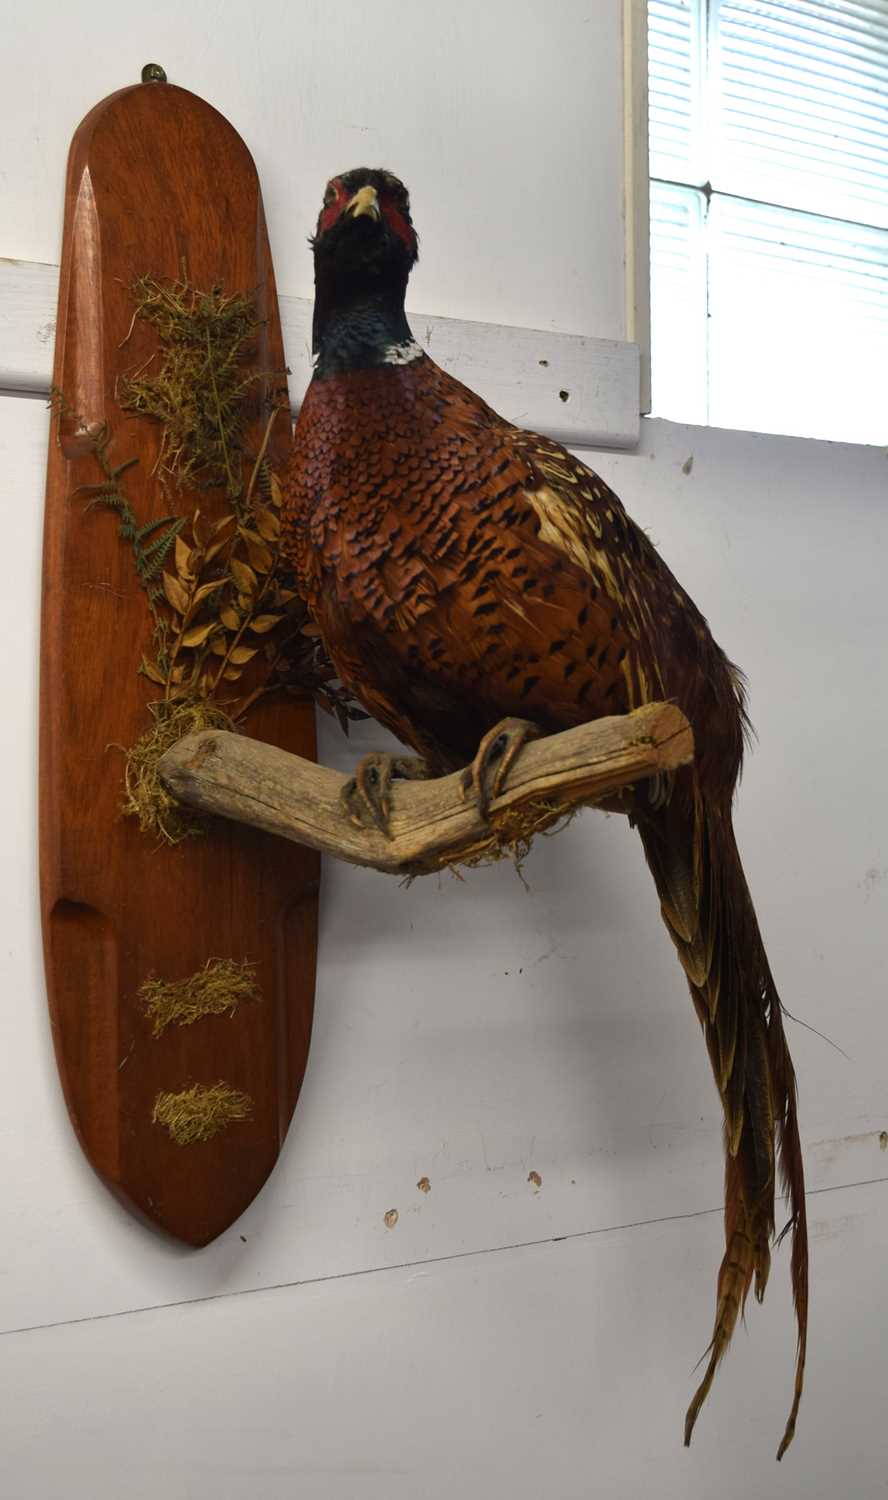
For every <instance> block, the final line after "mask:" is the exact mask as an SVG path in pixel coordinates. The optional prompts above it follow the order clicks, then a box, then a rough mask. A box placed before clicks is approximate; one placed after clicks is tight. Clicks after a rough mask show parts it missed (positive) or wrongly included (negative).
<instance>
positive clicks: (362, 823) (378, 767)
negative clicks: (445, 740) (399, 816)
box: [341, 751, 429, 839]
mask: <svg viewBox="0 0 888 1500" xmlns="http://www.w3.org/2000/svg"><path fill="white" fill-rule="evenodd" d="M428 774H429V768H428V766H427V765H426V763H425V761H424V760H420V759H419V757H418V756H413V755H387V754H385V753H382V752H376V751H374V752H372V753H371V754H370V755H365V756H364V757H363V759H362V760H360V761H359V762H358V764H357V766H356V768H355V774H354V776H352V777H351V778H350V780H349V781H347V782H346V784H345V786H344V787H343V788H342V795H341V800H342V807H343V811H344V812H345V814H346V816H347V817H348V820H349V822H350V823H353V824H354V826H355V827H356V828H375V829H377V830H378V832H379V833H381V834H382V836H383V838H386V839H390V838H391V837H392V831H391V827H390V823H391V815H392V781H393V780H394V779H395V778H396V777H397V778H399V779H401V780H404V781H423V780H425V778H426V777H427V776H428Z"/></svg>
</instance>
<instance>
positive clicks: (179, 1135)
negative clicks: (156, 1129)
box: [151, 1080, 253, 1146]
mask: <svg viewBox="0 0 888 1500" xmlns="http://www.w3.org/2000/svg"><path fill="white" fill-rule="evenodd" d="M252 1113H253V1101H252V1099H251V1098H250V1096H249V1094H244V1093H242V1092H241V1090H240V1089H233V1088H232V1087H231V1085H230V1084H228V1083H223V1082H222V1081H221V1080H220V1082H219V1083H213V1084H207V1083H195V1084H194V1085H193V1087H192V1088H190V1089H182V1090H181V1092H180V1093H178V1094H167V1093H160V1094H158V1096H157V1098H156V1099H155V1101H154V1112H153V1114H152V1116H151V1123H152V1125H163V1126H164V1127H165V1128H166V1129H167V1130H168V1131H169V1133H170V1135H171V1136H172V1138H173V1140H174V1141H175V1142H176V1145H177V1146H193V1145H195V1144H196V1142H198V1141H211V1140H212V1139H213V1136H214V1135H218V1134H219V1132H220V1131H221V1130H225V1129H226V1127H227V1126H229V1125H233V1124H235V1123H236V1122H237V1121H238V1120H248V1119H249V1118H250V1116H251V1115H252Z"/></svg>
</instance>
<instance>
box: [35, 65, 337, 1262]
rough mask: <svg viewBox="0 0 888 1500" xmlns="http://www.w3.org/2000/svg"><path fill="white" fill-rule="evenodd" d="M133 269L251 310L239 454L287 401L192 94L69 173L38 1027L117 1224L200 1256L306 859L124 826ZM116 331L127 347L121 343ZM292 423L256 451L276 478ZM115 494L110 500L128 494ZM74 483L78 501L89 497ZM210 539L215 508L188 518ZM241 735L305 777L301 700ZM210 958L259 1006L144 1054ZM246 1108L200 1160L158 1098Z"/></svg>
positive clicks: (270, 1052)
mask: <svg viewBox="0 0 888 1500" xmlns="http://www.w3.org/2000/svg"><path fill="white" fill-rule="evenodd" d="M145 274H150V275H152V276H154V277H157V278H160V279H163V278H168V279H169V280H170V281H177V280H183V279H187V281H188V283H190V284H191V285H192V286H194V287H196V288H201V289H204V290H209V289H210V288H212V287H221V288H223V289H224V291H225V292H226V293H234V292H237V293H243V294H255V297H256V302H257V309H258V316H259V320H260V321H259V325H258V327H257V329H256V334H255V342H256V347H255V354H254V356H253V357H254V358H255V361H256V369H257V370H258V371H261V372H263V373H262V375H261V378H258V379H257V380H256V382H255V384H254V386H253V388H252V391H251V394H250V397H249V403H250V404H249V413H248V415H249V424H250V425H249V427H248V431H247V436H246V440H245V447H246V449H247V450H248V451H249V452H252V453H255V452H256V451H257V450H258V447H259V445H260V442H261V437H262V433H263V431H264V428H265V421H266V416H265V413H266V410H267V402H266V398H268V397H269V395H270V392H271V391H272V387H274V388H276V389H277V391H278V393H279V395H280V392H281V387H283V390H284V393H285V388H286V382H285V378H284V376H283V375H282V372H283V371H284V354H283V346H282V341H281V333H280V322H279V318H278V309H277V297H276V292H275V283H274V273H273V269H272V262H271V255H270V251H269V244H268V238H267V234H266V229H265V221H264V216H263V210H262V200H261V195H260V191H259V184H258V180H257V175H256V170H255V167H254V164H253V161H252V159H251V157H250V154H249V152H248V150H247V148H246V146H245V145H244V143H243V141H242V140H241V139H240V137H239V136H238V135H237V134H236V132H235V131H234V130H233V129H232V127H231V126H230V125H229V124H228V122H227V121H226V120H225V119H223V118H222V116H221V115H219V114H218V113H217V112H216V111H215V110H214V109H212V108H211V107H210V106H209V105H208V104H206V103H205V102H204V101H203V100H201V99H199V98H197V97H196V96H195V95H193V94H190V93H188V92H186V91H185V90H184V89H181V88H177V87H174V86H172V85H169V84H167V83H166V82H165V81H162V82H145V83H141V84H137V85H135V86H134V87H131V88H125V89H122V90H121V91H120V92H118V93H116V94H112V95H111V96H110V97H109V98H108V99H105V100H104V101H103V102H102V103H100V104H98V105H97V106H96V107H95V109H93V110H92V111H91V112H90V114H89V115H87V117H86V119H85V120H84V121H83V123H82V124H81V125H80V127H79V129H78V130H77V132H76V134H75V136H74V139H73V142H72V146H71V152H70V157H69V163H68V177H67V190H66V205H65V228H64V241H63V251H62V268H61V282H60V292H59V314H58V327H57V337H56V353H55V367H54V385H55V387H56V389H57V390H58V391H60V392H61V396H62V405H61V407H60V408H57V409H56V410H55V411H54V413H53V421H52V434H51V441H50V450H49V462H48V480H47V493H46V515H45V536H44V571H43V625H42V630H43V634H42V662H41V732H40V851H41V894H42V911H43V935H44V950H45V961H46V977H47V988H48V996H49V1006H50V1012H51V1017H52V1026H53V1034H54V1039H55V1046H56V1054H57V1059H58V1065H59V1070H60V1073H61V1078H62V1084H63V1087H64V1092H65V1097H66V1100H67V1103H68V1108H69V1111H70V1114H71V1118H72V1121H73V1123H74V1126H75V1129H76V1131H77V1133H78V1136H79V1138H80V1141H81V1143H82V1146H83V1149H84V1151H85V1152H86V1154H87V1156H88V1158H89V1160H90V1162H91V1163H92V1165H93V1166H94V1168H95V1169H96V1171H97V1172H98V1173H99V1175H100V1176H101V1178H102V1179H103V1181H104V1182H105V1183H106V1184H107V1185H108V1187H109V1188H111V1189H112V1191H113V1192H114V1193H115V1194H116V1195H117V1196H118V1198H120V1199H121V1200H122V1201H123V1203H124V1204H125V1205H126V1206H127V1207H128V1208H129V1209H131V1210H132V1211H134V1212H136V1213H138V1214H139V1215H141V1216H142V1217H143V1218H144V1219H146V1220H148V1221H149V1222H150V1223H151V1224H152V1225H155V1226H157V1227H159V1228H161V1229H163V1230H165V1231H167V1232H168V1233H170V1234H172V1235H174V1236H176V1237H178V1238H179V1239H181V1240H184V1241H186V1242H187V1243H189V1244H192V1245H204V1244H206V1243H207V1242H208V1241H209V1240H211V1239H213V1238H214V1237H215V1236H216V1235H218V1234H220V1233H221V1232H222V1230H224V1229H225V1228H226V1227H227V1226H228V1225H230V1224H231V1223H232V1222H233V1221H234V1220H235V1219H236V1218H237V1217H238V1215H239V1214H240V1213H241V1212H242V1211H243V1210H244V1208H245V1207H246V1206H247V1204H248V1203H249V1202H250V1201H251V1200H252V1198H253V1197H254V1196H255V1194H256V1193H257V1192H258V1191H259V1189H260V1187H261V1186H262V1184H263V1182H264V1181H265V1179H266V1178H267V1177H268V1174H269V1173H270V1171H271V1170H272V1168H273V1166H274V1163H275V1161H276V1159H277V1156H278V1154H279V1151H280V1149H281V1144H282V1142H283V1140H284V1136H285V1134H286V1131H287V1127H288V1125H289V1122H290V1118H291V1115H292V1113H293V1109H294V1106H295V1104H296V1099H297V1096H298V1093H299V1088H300V1085H301V1082H302V1077H303V1073H304V1070H305V1064H306V1059H307V1054H308V1046H309V1038H310V1031H311V1019H312V1007H313V998H314V978H315V957H316V922H317V888H318V874H319V869H318V858H317V856H316V855H315V854H314V853H313V852H312V851H310V850H306V849H302V848H299V847H297V846H295V845H292V844H286V843H284V842H283V841H280V840H274V839H272V838H270V837H268V836H267V835H263V834H261V833H258V832H255V831H253V830H250V829H247V828H244V827H239V826H236V825H234V824H232V823H228V822H222V821H221V820H220V821H213V822H210V824H209V825H208V827H207V830H206V832H205V833H204V835H203V836H201V837H191V838H187V839H186V840H184V841H183V842H182V843H179V844H176V845H175V846H174V847H166V846H160V847H159V846H158V843H157V840H156V839H154V838H152V837H151V836H148V835H146V834H143V833H141V832H140V831H139V827H138V824H137V823H136V822H135V821H134V820H133V819H131V818H123V817H121V814H120V806H121V798H122V765H123V757H122V754H121V752H120V749H119V748H115V747H120V746H130V745H132V744H133V743H134V742H135V741H136V740H137V739H138V738H139V736H140V735H141V734H142V733H143V732H144V731H145V729H146V727H147V722H148V717H149V715H148V709H147V704H148V701H149V700H150V699H151V698H152V697H155V698H156V697H157V695H158V692H159V689H158V688H157V687H156V686H154V685H153V684H152V683H151V682H150V681H148V680H147V679H146V677H145V676H144V675H139V665H140V660H141V658H142V655H143V653H144V652H145V650H146V642H148V641H150V638H151V629H152V626H151V618H150V614H149V611H148V609H147V608H146V596H145V592H144V590H143V589H142V587H141V586H140V583H139V580H138V578H137V577H136V574H135V571H134V565H133V554H132V550H131V548H130V547H129V546H127V545H126V544H125V542H124V541H123V540H122V539H121V537H120V534H119V531H118V524H117V520H118V518H117V517H116V516H115V514H114V513H113V512H109V511H108V510H107V509H103V508H96V507H93V508H89V506H88V505H87V503H86V500H85V498H84V497H85V495H87V494H88V493H89V488H88V487H92V486H96V485H97V484H98V483H101V482H102V474H101V472H99V470H98V468H97V459H96V451H95V449H96V433H97V432H99V431H100V430H101V428H102V424H105V423H107V424H108V431H109V432H110V434H111V437H110V442H109V445H108V448H107V450H106V458H107V461H108V462H110V463H111V464H113V465H115V466H116V465H117V464H119V463H123V462H125V461H126V460H129V459H131V458H137V459H138V463H137V464H136V465H134V466H132V467H131V468H129V469H128V470H127V472H126V486H127V493H128V495H129V496H130V497H131V498H132V503H133V509H134V510H135V511H136V513H137V515H138V518H139V520H140V522H142V521H145V522H147V521H151V520H157V519H158V518H160V517H161V516H164V515H166V514H167V513H168V512H169V511H170V509H171V506H170V494H169V487H168V485H167V487H166V488H165V487H164V483H163V481H162V477H161V473H160V471H159V469H158V467H157V465H158V454H159V446H160V441H161V430H160V428H159V427H158V425H157V423H156V422H153V421H151V420H148V419H146V418H145V417H144V416H137V415H134V414H133V413H132V412H130V411H127V410H123V409H122V408H121V406H120V405H119V404H118V397H119V395H120V389H121V386H120V382H121V379H122V377H123V376H124V375H125V374H126V372H127V371H130V370H132V369H133V368H134V367H137V366H138V365H139V364H140V363H141V362H143V361H145V360H148V359H149V358H150V357H151V355H152V352H153V350H154V348H155V346H156V334H155V332H154V330H152V329H151V328H148V327H147V326H143V325H142V324H141V323H137V324H136V325H133V299H132V292H131V287H132V284H133V281H134V279H135V278H137V277H139V276H143V275H145ZM128 334H129V338H128V337H127V335H128ZM289 443H290V427H289V417H288V413H284V412H282V414H281V416H280V418H279V419H277V420H276V422H275V425H274V427H273V428H272V434H271V438H270V443H269V449H268V454H269V458H270V461H271V465H272V468H278V469H279V468H281V467H282V466H283V463H284V462H285V459H286V453H287V450H288V448H289ZM121 483H123V481H121ZM84 487H87V488H86V489H84ZM195 503H199V504H200V506H201V508H202V510H203V512H204V514H206V515H208V516H209V517H210V518H211V519H212V517H213V515H214V514H218V511H215V512H214V506H218V503H219V494H218V493H215V494H214V493H213V492H212V491H211V492H209V493H204V492H201V493H200V494H196V495H190V496H188V497H187V504H186V508H188V507H190V506H193V505H194V504H195ZM247 729H248V732H249V733H250V734H252V735H256V736H257V737H258V738H261V739H263V740H267V741H270V742H271V743H272V744H276V745H279V746H281V747H283V748H285V749H287V750H291V751H294V752H296V753H298V754H300V755H303V756H307V757H309V758H310V759H314V758H315V740H314V713H313V707H312V705H311V703H310V702H309V701H307V700H303V701H301V702H300V701H294V699H293V698H292V697H291V698H283V697H281V696H271V697H267V698H265V699H263V700H262V702H260V703H258V704H257V705H256V707H255V709H254V710H253V711H252V712H251V714H250V717H249V721H248V724H247ZM217 959H228V960H233V961H235V962H236V963H239V964H240V963H244V962H246V963H249V964H251V965H253V966H254V970H253V972H254V975H255V982H256V987H257V990H258V998H255V999H251V1000H249V1001H246V1002H244V1003H241V1004H240V1005H239V1006H238V1008H237V1009H236V1010H235V1011H234V1012H233V1013H225V1014H217V1015H204V1016H202V1017H201V1018H200V1019H198V1020H196V1021H194V1022H193V1023H192V1024H188V1025H169V1026H167V1027H166V1028H165V1029H164V1030H163V1033H162V1034H161V1035H160V1036H155V1035H154V1033H153V1029H152V1025H151V1023H150V1020H149V1018H148V1016H147V1015H146V1013H145V1006H144V1003H143V999H142V998H140V992H141V990H142V986H143V985H144V983H145V982H146V980H148V979H150V978H151V977H154V978H159V979H161V980H163V981H177V980H180V979H183V978H186V977H187V976H189V975H192V974H195V973H197V972H198V971H200V970H202V969H203V968H204V966H205V965H206V964H207V962H208V961H211V960H217ZM219 1083H221V1084H223V1085H224V1087H225V1088H226V1089H228V1090H230V1091H231V1092H232V1094H236V1095H237V1096H238V1098H240V1099H241V1100H243V1101H245V1106H244V1108H243V1109H242V1110H241V1111H240V1114H241V1115H242V1117H241V1118H237V1117H236V1118H232V1119H231V1120H230V1122H229V1123H228V1124H227V1125H226V1126H225V1128H223V1129H220V1130H219V1131H218V1133H216V1134H215V1135H213V1136H212V1138H210V1139H200V1140H197V1141H194V1142H192V1143H191V1144H180V1143H179V1142H178V1141H177V1140H176V1139H174V1138H173V1137H172V1136H171V1134H170V1133H169V1131H168V1129H167V1128H165V1127H164V1125H163V1124H162V1123H160V1122H156V1121H155V1118H154V1117H155V1112H156V1107H157V1101H158V1097H159V1096H162V1095H164V1094H170V1093H172V1094H173V1095H176V1094H180V1093H184V1092H186V1091H188V1090H191V1089H194V1088H198V1089H200V1088H203V1087H206V1088H212V1087H215V1086H216V1085H217V1084H219Z"/></svg>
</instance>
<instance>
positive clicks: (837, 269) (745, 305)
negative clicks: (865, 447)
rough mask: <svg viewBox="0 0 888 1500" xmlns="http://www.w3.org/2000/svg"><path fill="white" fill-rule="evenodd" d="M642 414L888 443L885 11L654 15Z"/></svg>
mask: <svg viewBox="0 0 888 1500" xmlns="http://www.w3.org/2000/svg"><path fill="white" fill-rule="evenodd" d="M649 59H650V171H651V321H652V345H653V348H652V386H653V411H654V414H655V415H656V416H661V417H670V418H672V419H673V420H676V421H686V422H700V423H710V424H712V425H713V426H716V427H747V428H751V429H753V430H758V431H761V432H785V433H797V434H800V435H802V436H805V437H823V438H837V439H842V440H844V441H848V442H861V443H886V442H888V398H886V380H885V370H886V368H888V0H868V3H864V0H859V3H858V0H847V3H845V0H709V3H708V4H707V0H649Z"/></svg>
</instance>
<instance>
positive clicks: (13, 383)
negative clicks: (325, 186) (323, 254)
mask: <svg viewBox="0 0 888 1500" xmlns="http://www.w3.org/2000/svg"><path fill="white" fill-rule="evenodd" d="M57 298H58V267H57V266H47V265H43V264H40V263H38V262H37V261H21V260H0V393H4V394H6V395H25V396H46V395H47V394H48V392H49V385H50V380H51V377H52V358H53V341H54V337H55V319H56V302H57ZM280 306H281V321H282V324H283V332H284V347H285V349H286V353H287V362H288V364H289V366H290V370H291V375H290V390H291V393H293V396H294V409H295V407H296V406H298V402H299V399H300V397H301V393H302V392H303V391H304V390H305V387H306V386H307V384H308V381H309V379H310V376H311V310H312V304H311V302H309V301H307V300H306V299H305V298H303V297H285V296H282V297H281V299H280ZM408 315H409V317H410V322H411V326H412V328H413V332H414V335H415V337H416V339H417V340H418V342H419V343H421V344H422V345H423V347H424V348H425V349H426V350H427V351H428V353H429V354H430V355H431V357H432V358H433V359H435V360H436V361H437V362H438V364H440V365H442V366H443V368H444V369H445V370H448V371H450V373H451V374H452V375H455V376H456V377H457V379H459V380H462V381H463V382H464V383H465V384H466V385H468V386H470V387H471V388H472V389H473V390H476V391H478V393H479V395H481V396H483V397H484V399H485V401H487V402H488V403H489V404H490V405H491V406H492V407H493V408H494V409H495V410H496V411H499V412H501V413H502V415H503V416H504V417H507V418H508V420H509V421H510V422H515V423H516V424H517V425H518V426H520V427H528V428H530V429H531V430H532V431H536V432H542V433H545V434H547V436H549V437H554V438H556V439H557V440H558V441H559V442H562V443H565V444H567V445H569V446H570V447H572V448H634V447H635V445H636V444H637V442H638V438H639V408H640V401H639V391H640V378H639V350H638V345H637V344H630V343H619V342H616V341H615V340H612V339H593V338H582V337H579V336H578V335H576V334H570V333H544V332H538V331H536V330H535V329H532V328H511V327H506V326H503V325H502V324H497V323H467V322H463V321H462V320H460V319H458V318H437V317H431V316H427V315H426V314H424V313H417V312H412V313H411V312H410V310H409V309H408Z"/></svg>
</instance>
